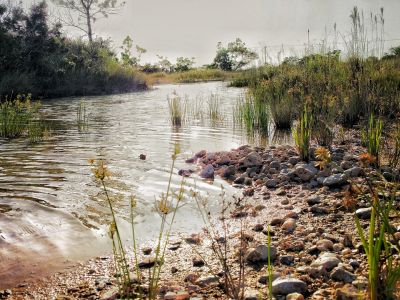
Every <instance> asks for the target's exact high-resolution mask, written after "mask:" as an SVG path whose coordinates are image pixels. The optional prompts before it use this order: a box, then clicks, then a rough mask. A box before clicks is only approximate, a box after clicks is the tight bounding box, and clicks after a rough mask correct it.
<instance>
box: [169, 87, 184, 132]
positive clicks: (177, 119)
mask: <svg viewBox="0 0 400 300" xmlns="http://www.w3.org/2000/svg"><path fill="white" fill-rule="evenodd" d="M168 107H169V114H170V119H171V123H172V125H174V126H181V125H182V123H183V122H184V121H185V119H186V113H187V99H186V98H185V99H183V98H181V97H180V96H178V95H177V94H176V92H174V93H173V94H172V96H171V97H168Z"/></svg>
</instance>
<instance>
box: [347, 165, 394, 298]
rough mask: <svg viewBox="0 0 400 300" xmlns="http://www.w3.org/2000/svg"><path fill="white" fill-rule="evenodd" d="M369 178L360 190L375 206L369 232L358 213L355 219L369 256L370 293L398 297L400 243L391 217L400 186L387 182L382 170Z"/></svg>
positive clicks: (364, 197)
mask: <svg viewBox="0 0 400 300" xmlns="http://www.w3.org/2000/svg"><path fill="white" fill-rule="evenodd" d="M377 175H378V178H377ZM366 180H367V182H366V183H365V185H366V189H363V188H358V190H360V191H362V192H361V194H360V195H359V197H360V198H362V199H365V200H367V201H368V202H369V203H370V205H371V209H372V210H371V217H370V220H369V230H368V232H367V234H365V233H364V230H363V227H362V225H361V221H360V220H359V219H358V217H357V216H355V222H356V227H357V232H358V235H359V237H360V239H361V242H362V245H363V247H364V251H365V253H366V255H367V259H368V267H369V272H368V281H369V289H368V296H369V299H371V300H380V299H382V300H383V299H385V300H386V299H387V300H391V299H397V297H398V295H399V291H398V283H399V281H400V266H399V265H398V262H396V261H395V257H394V256H393V253H394V251H397V252H399V251H400V244H399V241H398V239H396V237H395V236H394V233H395V230H394V227H393V225H392V224H391V218H392V216H393V214H396V213H397V209H396V207H395V202H396V193H397V191H398V190H399V188H400V186H399V184H398V183H395V184H389V183H387V182H385V180H384V178H383V177H382V176H381V175H380V174H371V173H369V174H368V176H367V179H366Z"/></svg>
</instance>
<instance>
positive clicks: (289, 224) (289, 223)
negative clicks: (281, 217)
mask: <svg viewBox="0 0 400 300" xmlns="http://www.w3.org/2000/svg"><path fill="white" fill-rule="evenodd" d="M281 228H282V230H283V231H285V232H286V233H291V232H293V231H294V230H295V229H296V220H295V219H292V218H289V219H287V220H286V221H285V222H284V223H283V224H282V226H281Z"/></svg>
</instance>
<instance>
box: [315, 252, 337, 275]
mask: <svg viewBox="0 0 400 300" xmlns="http://www.w3.org/2000/svg"><path fill="white" fill-rule="evenodd" d="M339 263H340V259H339V258H338V257H337V255H336V254H334V253H331V252H324V253H322V254H320V256H319V257H318V258H317V259H316V260H315V261H314V262H313V263H312V264H311V267H315V268H321V269H324V270H326V271H330V270H332V269H333V268H334V267H336V266H337V265H339Z"/></svg>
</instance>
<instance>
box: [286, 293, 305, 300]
mask: <svg viewBox="0 0 400 300" xmlns="http://www.w3.org/2000/svg"><path fill="white" fill-rule="evenodd" d="M286 300H304V296H303V295H302V294H299V293H291V294H289V295H287V296H286Z"/></svg>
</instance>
